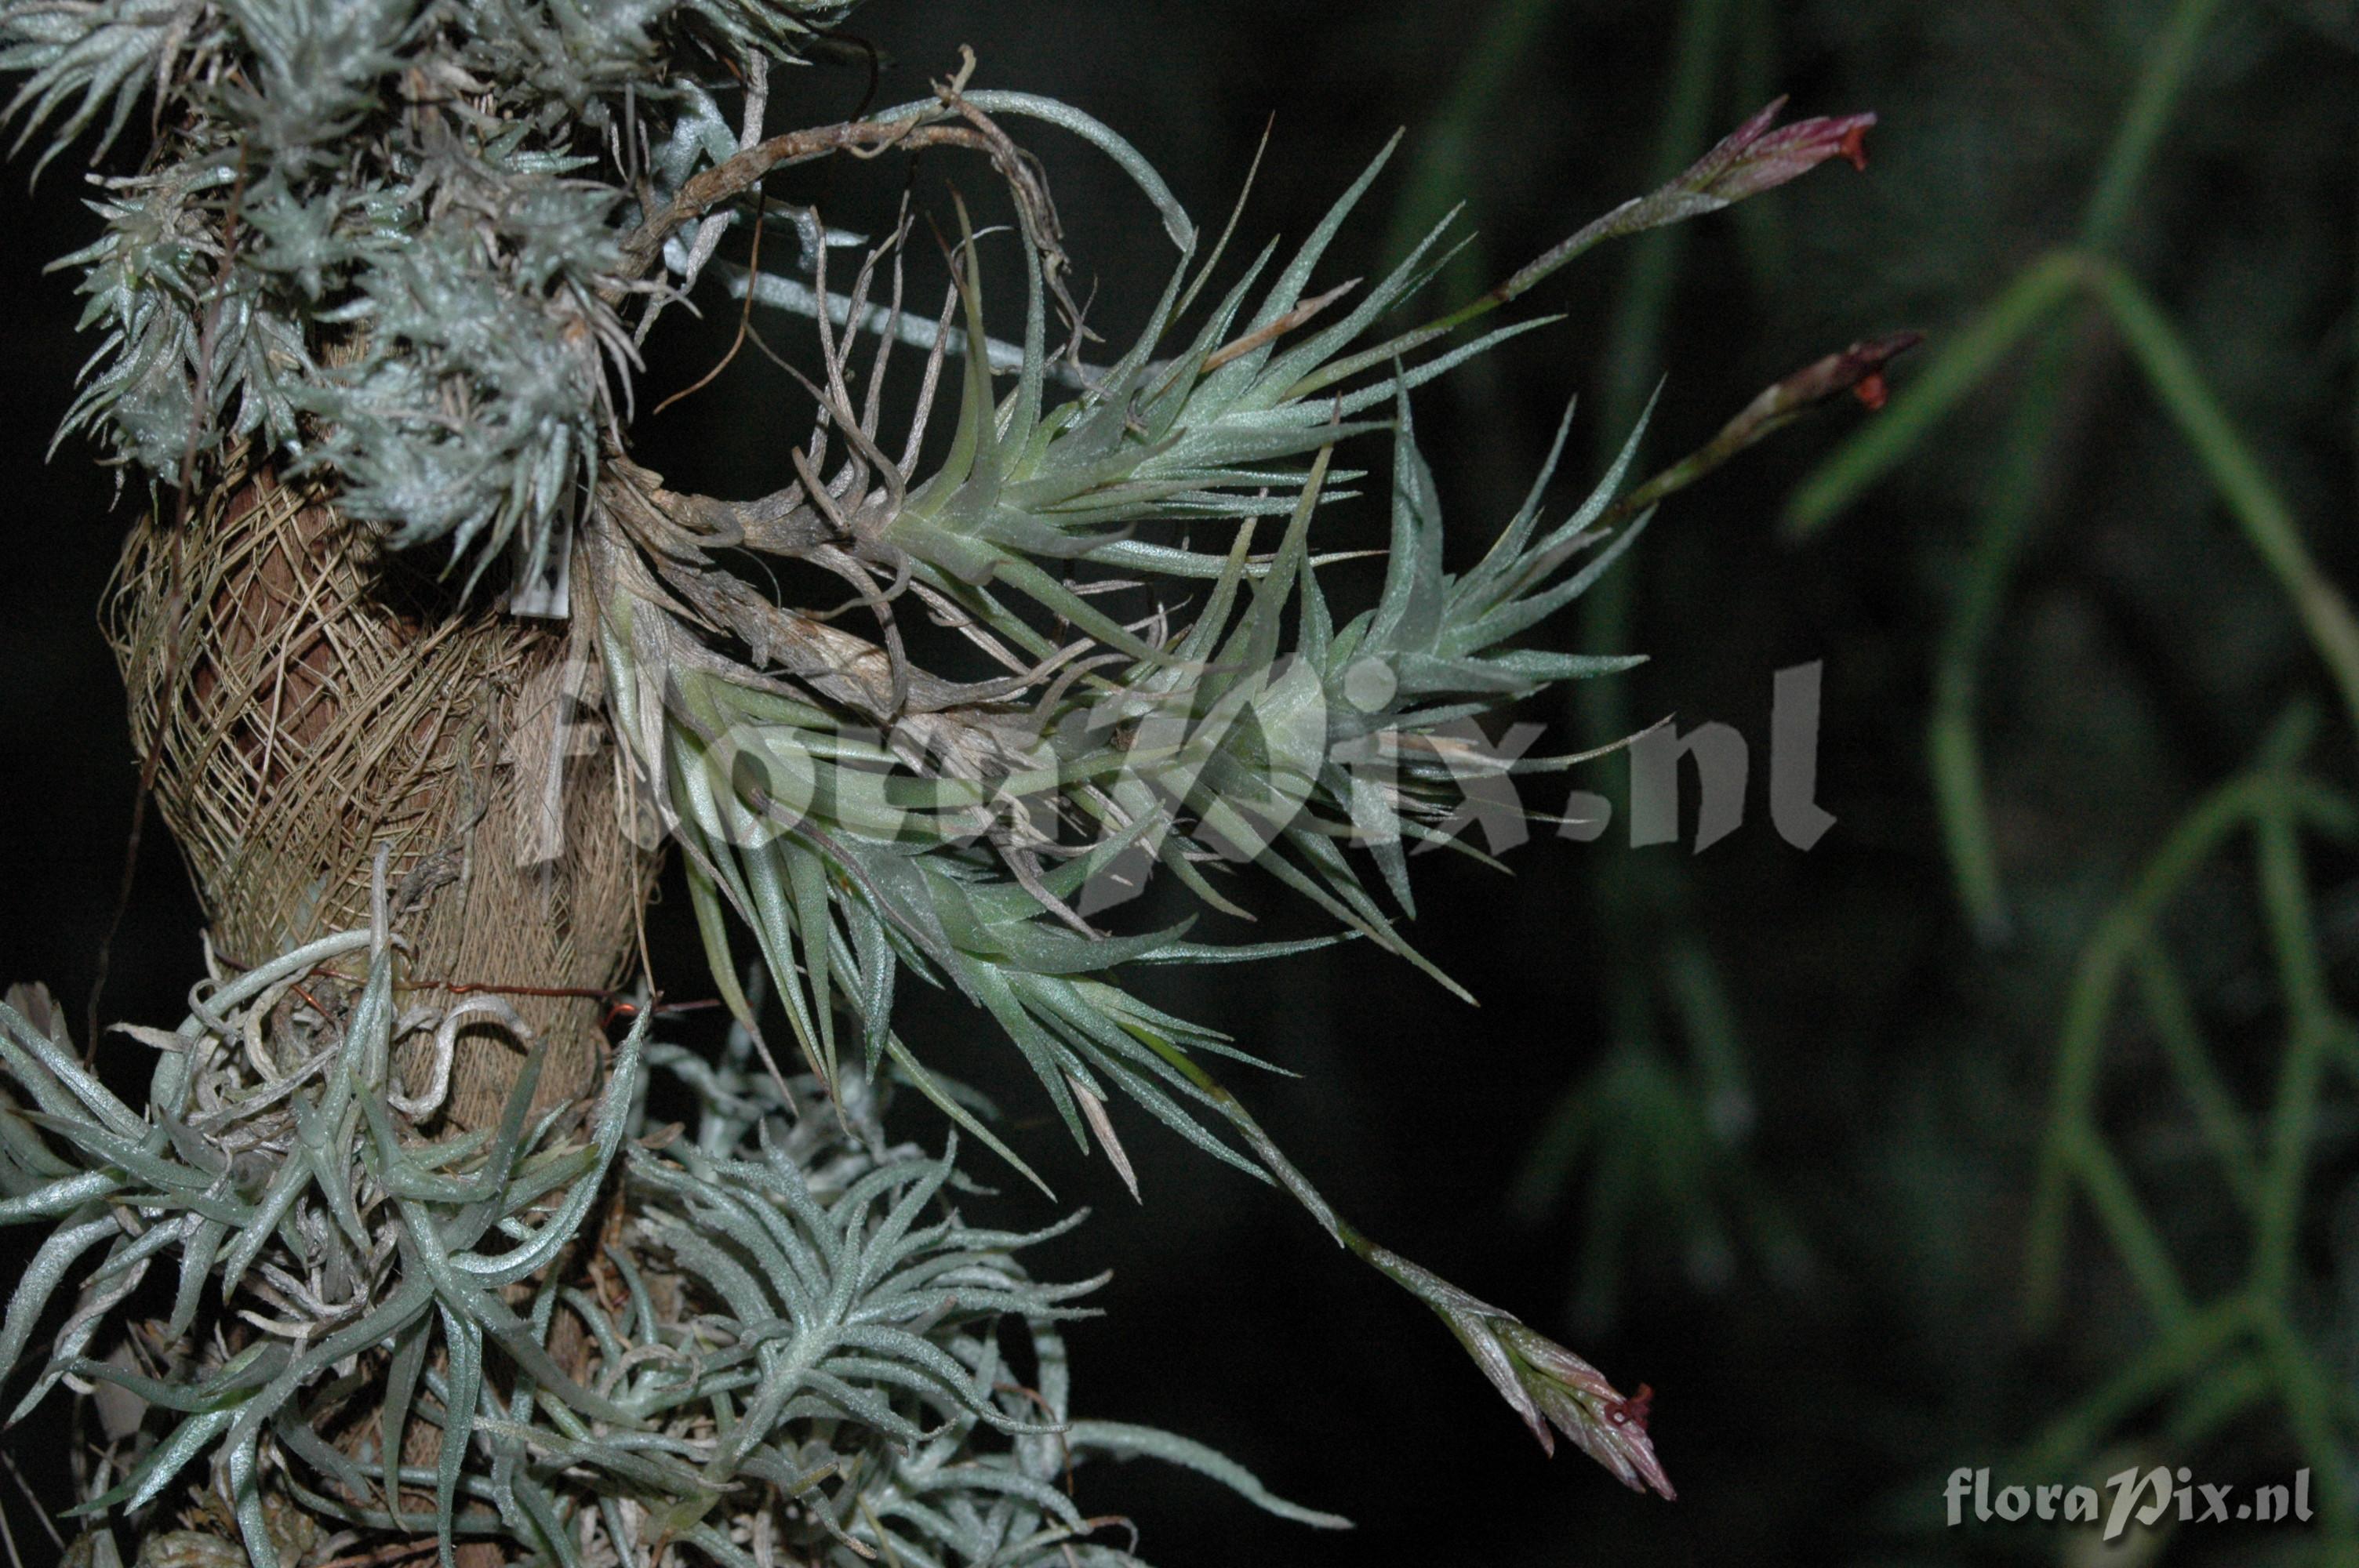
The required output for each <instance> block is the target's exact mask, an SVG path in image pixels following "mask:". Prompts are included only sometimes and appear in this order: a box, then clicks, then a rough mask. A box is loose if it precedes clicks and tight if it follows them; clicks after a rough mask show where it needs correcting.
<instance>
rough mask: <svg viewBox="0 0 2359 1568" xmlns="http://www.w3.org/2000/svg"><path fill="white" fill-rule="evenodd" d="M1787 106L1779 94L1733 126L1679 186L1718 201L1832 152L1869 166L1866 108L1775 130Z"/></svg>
mask: <svg viewBox="0 0 2359 1568" xmlns="http://www.w3.org/2000/svg"><path fill="white" fill-rule="evenodd" d="M1785 107H1786V100H1784V99H1783V98H1780V99H1778V100H1777V101H1776V102H1775V103H1771V104H1770V105H1769V106H1768V107H1767V109H1764V110H1762V111H1761V113H1759V114H1756V115H1754V116H1753V118H1751V119H1750V120H1747V121H1745V124H1742V125H1739V126H1738V127H1736V129H1735V130H1734V131H1733V132H1731V133H1730V134H1729V135H1728V136H1727V137H1726V138H1725V139H1723V141H1722V142H1721V144H1720V145H1719V146H1716V147H1714V148H1712V151H1710V152H1708V153H1706V154H1704V155H1703V157H1701V158H1698V159H1697V160H1696V162H1695V165H1694V167H1693V168H1690V169H1689V170H1688V171H1687V173H1685V174H1683V175H1681V176H1680V178H1679V180H1678V181H1677V184H1678V188H1679V189H1682V190H1686V191H1689V192H1691V193H1692V194H1694V195H1697V196H1702V197H1708V198H1711V199H1712V200H1717V201H1723V202H1727V201H1742V200H1745V198H1746V197H1748V196H1756V195H1758V194H1760V193H1761V192H1762V191H1764V190H1770V189H1776V188H1777V187H1778V186H1780V185H1783V184H1785V183H1786V182H1787V181H1788V180H1789V179H1793V178H1798V177H1799V176H1800V175H1803V174H1806V173H1808V172H1809V171H1810V170H1811V169H1813V168H1817V167H1818V166H1819V165H1821V164H1822V163H1824V162H1826V161H1827V159H1829V158H1831V157H1840V158H1847V159H1849V160H1850V162H1851V165H1852V167H1853V168H1863V169H1864V168H1866V167H1867V144H1866V137H1867V128H1868V127H1869V126H1870V125H1873V124H1875V115H1874V114H1840V115H1833V116H1827V115H1820V116H1817V117H1815V118H1812V119H1809V120H1797V121H1795V122H1794V123H1793V124H1790V125H1782V126H1779V127H1777V129H1775V130H1772V129H1771V128H1770V127H1771V124H1773V123H1774V122H1775V121H1776V120H1777V115H1778V113H1779V112H1780V111H1781V110H1783V109H1784V108H1785Z"/></svg>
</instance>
